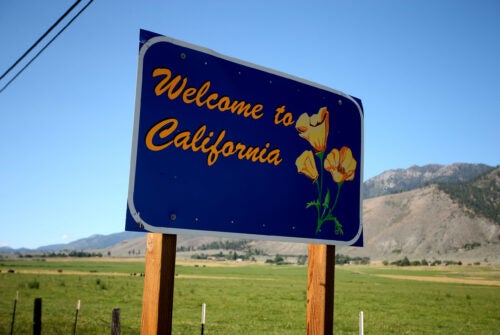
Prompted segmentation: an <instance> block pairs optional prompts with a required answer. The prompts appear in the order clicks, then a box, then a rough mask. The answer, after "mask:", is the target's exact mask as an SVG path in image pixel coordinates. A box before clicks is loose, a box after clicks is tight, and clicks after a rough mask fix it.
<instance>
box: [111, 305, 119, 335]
mask: <svg viewBox="0 0 500 335" xmlns="http://www.w3.org/2000/svg"><path fill="white" fill-rule="evenodd" d="M111 335H120V309H119V308H113V311H112V312H111Z"/></svg>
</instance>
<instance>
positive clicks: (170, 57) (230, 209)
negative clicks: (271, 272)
mask: <svg viewBox="0 0 500 335" xmlns="http://www.w3.org/2000/svg"><path fill="white" fill-rule="evenodd" d="M362 177H363V109H362V105H361V101H360V100H359V99H357V98H354V97H351V96H349V95H347V94H344V93H341V92H339V91H336V90H333V89H330V88H327V87H324V86H321V85H318V84H314V83H311V82H309V81H306V80H303V79H300V78H296V77H293V76H290V75H287V74H283V73H279V72H277V71H273V70H270V69H266V68H263V67H260V66H256V65H253V64H250V63H247V62H244V61H241V60H237V59H233V58H230V57H227V56H224V55H220V54H217V53H215V52H213V51H211V50H207V49H205V48H201V47H198V46H194V45H191V44H188V43H185V42H181V41H177V40H174V39H171V38H168V37H165V36H161V35H158V34H155V33H152V32H149V31H145V30H141V32H140V52H139V67H138V78H137V96H136V107H135V119H134V130H133V143H132V155H131V169H130V183H129V194H128V209H127V219H126V230H132V231H150V232H160V233H165V234H200V235H214V236H224V237H236V238H254V239H268V240H279V241H295V242H303V243H319V244H330V245H362V222H361V214H362V202H361V194H362V193H361V186H362Z"/></svg>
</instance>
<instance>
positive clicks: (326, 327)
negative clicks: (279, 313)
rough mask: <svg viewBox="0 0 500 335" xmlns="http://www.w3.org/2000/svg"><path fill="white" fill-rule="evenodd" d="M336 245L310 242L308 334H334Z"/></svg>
mask: <svg viewBox="0 0 500 335" xmlns="http://www.w3.org/2000/svg"><path fill="white" fill-rule="evenodd" d="M334 286H335V246H334V245H322V244H310V245H309V258H308V271H307V311H306V315H307V318H306V319H307V322H306V334H307V335H327V334H328V335H331V334H333V310H334V307H333V302H334Z"/></svg>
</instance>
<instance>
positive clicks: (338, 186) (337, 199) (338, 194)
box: [330, 181, 344, 213]
mask: <svg viewBox="0 0 500 335" xmlns="http://www.w3.org/2000/svg"><path fill="white" fill-rule="evenodd" d="M342 185H344V182H343V181H341V182H340V183H337V195H336V196H335V202H334V203H333V206H332V209H331V211H330V213H331V212H332V211H333V210H334V209H335V207H337V202H338V201H339V196H340V189H341V188H342Z"/></svg>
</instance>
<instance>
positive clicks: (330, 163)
mask: <svg viewBox="0 0 500 335" xmlns="http://www.w3.org/2000/svg"><path fill="white" fill-rule="evenodd" d="M356 165H357V162H356V160H355V159H354V157H352V151H351V149H349V148H348V147H342V148H341V149H340V151H339V150H337V149H333V150H332V151H331V152H330V153H329V154H328V155H326V159H325V163H324V166H325V170H326V171H328V172H330V173H331V174H332V178H333V180H334V181H335V182H336V183H342V182H344V181H346V180H347V181H351V180H353V179H354V175H355V171H356Z"/></svg>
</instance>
